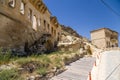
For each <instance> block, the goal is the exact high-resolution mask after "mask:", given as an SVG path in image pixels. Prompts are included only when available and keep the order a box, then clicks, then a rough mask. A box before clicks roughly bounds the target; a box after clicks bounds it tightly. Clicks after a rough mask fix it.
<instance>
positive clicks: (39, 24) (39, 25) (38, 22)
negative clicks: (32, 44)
mask: <svg viewBox="0 0 120 80" xmlns="http://www.w3.org/2000/svg"><path fill="white" fill-rule="evenodd" d="M40 21H41V20H40V19H39V18H38V26H40V25H41V23H40Z"/></svg>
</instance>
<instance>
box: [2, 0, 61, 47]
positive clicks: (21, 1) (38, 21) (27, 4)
mask: <svg viewBox="0 0 120 80" xmlns="http://www.w3.org/2000/svg"><path fill="white" fill-rule="evenodd" d="M45 34H46V35H50V36H49V37H50V38H49V39H48V40H47V41H48V44H49V43H52V46H54V45H56V43H57V41H58V40H59V38H60V34H61V26H60V25H59V23H58V21H57V18H56V17H52V16H51V13H50V11H49V10H48V8H47V7H46V5H45V4H44V3H43V1H42V0H0V47H8V48H24V47H25V45H26V43H27V46H31V45H32V44H33V43H35V41H37V40H38V39H40V38H41V37H42V36H44V35H45ZM47 41H46V42H47ZM45 46H49V45H47V44H46V45H45Z"/></svg>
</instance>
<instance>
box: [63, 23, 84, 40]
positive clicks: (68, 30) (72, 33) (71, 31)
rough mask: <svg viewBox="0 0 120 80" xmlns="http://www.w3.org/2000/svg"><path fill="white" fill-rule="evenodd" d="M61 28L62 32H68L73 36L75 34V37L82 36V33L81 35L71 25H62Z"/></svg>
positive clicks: (67, 33)
mask: <svg viewBox="0 0 120 80" xmlns="http://www.w3.org/2000/svg"><path fill="white" fill-rule="evenodd" d="M61 28H62V34H66V35H71V36H75V37H78V38H82V36H81V35H79V34H78V33H77V32H76V31H75V30H73V29H72V28H71V27H69V26H65V25H61Z"/></svg>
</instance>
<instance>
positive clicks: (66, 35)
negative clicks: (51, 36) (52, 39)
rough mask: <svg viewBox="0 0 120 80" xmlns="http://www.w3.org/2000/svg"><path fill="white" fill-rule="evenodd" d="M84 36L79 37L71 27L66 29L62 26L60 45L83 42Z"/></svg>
mask: <svg viewBox="0 0 120 80" xmlns="http://www.w3.org/2000/svg"><path fill="white" fill-rule="evenodd" d="M82 38H83V37H82V36H81V35H79V34H78V33H77V32H76V31H75V30H73V29H72V28H71V27H66V26H64V25H61V38H60V42H59V45H63V44H66V45H67V44H74V43H76V42H79V41H82Z"/></svg>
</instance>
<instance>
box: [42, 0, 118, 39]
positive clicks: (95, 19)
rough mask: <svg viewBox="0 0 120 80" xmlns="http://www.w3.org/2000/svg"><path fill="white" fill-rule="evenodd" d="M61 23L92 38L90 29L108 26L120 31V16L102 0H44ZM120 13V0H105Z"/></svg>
mask: <svg viewBox="0 0 120 80" xmlns="http://www.w3.org/2000/svg"><path fill="white" fill-rule="evenodd" d="M43 1H44V3H45V4H46V6H47V7H48V9H49V10H50V12H51V13H52V15H53V16H56V17H57V19H58V21H59V23H60V24H63V25H66V26H71V27H72V28H73V29H74V30H76V31H77V32H78V33H79V34H80V35H82V36H85V37H87V38H89V39H90V31H91V30H95V29H99V28H103V27H107V28H110V29H113V30H115V31H117V32H119V33H120V16H118V15H117V14H115V13H114V12H112V11H111V10H110V9H109V8H108V7H106V6H105V5H104V4H103V3H102V2H101V1H100V0H43ZM104 1H105V2H106V3H107V4H109V5H110V6H111V7H112V8H113V9H114V10H115V11H116V12H117V13H119V14H120V0H104Z"/></svg>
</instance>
